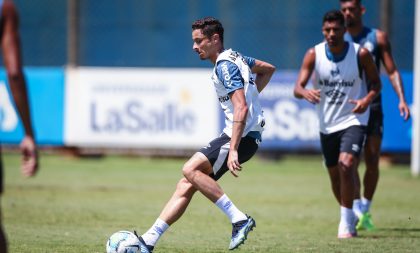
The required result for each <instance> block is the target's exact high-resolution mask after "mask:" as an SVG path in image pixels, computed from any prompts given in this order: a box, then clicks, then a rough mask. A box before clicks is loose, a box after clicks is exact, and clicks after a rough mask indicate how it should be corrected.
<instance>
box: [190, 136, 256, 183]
mask: <svg viewBox="0 0 420 253" xmlns="http://www.w3.org/2000/svg"><path fill="white" fill-rule="evenodd" d="M260 142H261V140H259V139H256V138H254V137H251V136H249V135H247V136H245V137H243V138H242V139H241V142H240V143H239V147H238V158H239V163H241V164H242V163H244V162H246V161H248V160H249V159H251V157H252V156H254V154H255V153H256V152H257V150H258V144H259V143H260ZM229 148H230V137H229V136H227V135H226V134H225V133H223V134H222V135H220V136H219V137H217V138H216V139H214V140H212V141H211V142H210V143H209V144H208V145H207V146H206V147H203V148H201V149H200V150H199V151H198V152H200V153H202V154H204V155H205V156H206V157H207V159H209V161H210V164H211V165H212V166H213V173H211V174H210V175H209V176H210V177H212V178H213V179H214V180H218V179H219V178H221V177H222V176H223V175H224V174H225V173H226V171H228V170H229V168H228V167H227V159H228V154H229Z"/></svg>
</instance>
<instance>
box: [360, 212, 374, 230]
mask: <svg viewBox="0 0 420 253" xmlns="http://www.w3.org/2000/svg"><path fill="white" fill-rule="evenodd" d="M356 229H357V230H367V231H372V230H375V226H374V225H373V222H372V216H371V215H370V213H364V214H363V215H362V217H360V219H359V222H357V225H356Z"/></svg>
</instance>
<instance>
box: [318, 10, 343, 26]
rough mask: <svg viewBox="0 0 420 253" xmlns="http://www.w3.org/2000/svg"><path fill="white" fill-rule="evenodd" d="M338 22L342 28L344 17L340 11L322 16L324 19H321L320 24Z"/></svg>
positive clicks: (332, 11) (329, 12) (333, 11)
mask: <svg viewBox="0 0 420 253" xmlns="http://www.w3.org/2000/svg"><path fill="white" fill-rule="evenodd" d="M332 21H338V22H340V24H341V25H342V26H344V16H343V13H341V11H338V10H331V11H328V12H327V13H325V14H324V18H323V19H322V24H324V23H325V22H332Z"/></svg>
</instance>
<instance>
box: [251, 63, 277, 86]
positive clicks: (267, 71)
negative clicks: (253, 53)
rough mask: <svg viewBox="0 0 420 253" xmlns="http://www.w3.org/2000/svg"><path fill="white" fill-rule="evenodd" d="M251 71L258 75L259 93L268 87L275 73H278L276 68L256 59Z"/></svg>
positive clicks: (256, 83)
mask: <svg viewBox="0 0 420 253" xmlns="http://www.w3.org/2000/svg"><path fill="white" fill-rule="evenodd" d="M251 71H252V73H256V78H255V85H257V89H258V92H261V91H262V90H263V89H264V88H265V86H267V84H268V82H269V81H270V79H271V77H272V76H273V73H274V71H276V67H275V66H274V65H272V64H270V63H268V62H265V61H261V60H258V59H255V64H254V66H253V67H252V68H251Z"/></svg>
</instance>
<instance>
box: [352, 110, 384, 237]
mask: <svg viewBox="0 0 420 253" xmlns="http://www.w3.org/2000/svg"><path fill="white" fill-rule="evenodd" d="M382 136H383V113H382V109H381V108H380V107H379V108H375V109H371V111H370V116H369V125H368V129H367V139H366V143H365V149H364V158H365V165H366V171H365V174H364V177H363V188H364V189H363V195H362V198H361V201H360V210H361V213H362V215H361V217H360V218H359V222H358V224H357V229H366V230H373V229H374V228H375V227H374V225H373V222H372V218H371V215H370V212H369V209H370V206H371V203H372V199H373V195H374V194H375V191H376V187H377V185H378V181H379V158H380V151H381V144H382Z"/></svg>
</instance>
